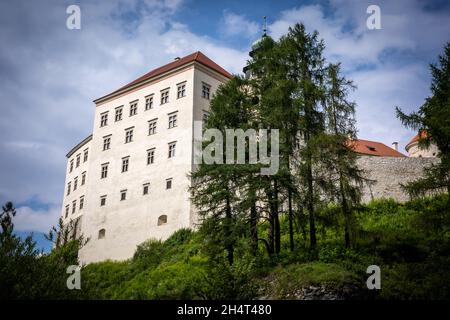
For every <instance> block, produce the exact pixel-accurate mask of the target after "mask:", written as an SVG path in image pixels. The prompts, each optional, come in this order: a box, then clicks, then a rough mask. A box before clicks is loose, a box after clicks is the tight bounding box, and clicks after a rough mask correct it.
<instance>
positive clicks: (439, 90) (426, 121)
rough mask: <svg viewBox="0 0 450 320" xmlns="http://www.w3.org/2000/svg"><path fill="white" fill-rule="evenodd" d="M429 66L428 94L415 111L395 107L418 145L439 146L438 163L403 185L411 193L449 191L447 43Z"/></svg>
mask: <svg viewBox="0 0 450 320" xmlns="http://www.w3.org/2000/svg"><path fill="white" fill-rule="evenodd" d="M430 69H431V76H432V80H431V96H429V97H428V98H427V99H426V100H425V103H424V104H423V105H422V106H421V107H420V108H419V110H418V111H417V112H413V113H411V114H405V113H404V112H402V111H401V109H400V108H399V107H396V111H397V117H398V118H399V119H400V120H401V122H402V123H403V125H405V126H406V127H408V128H412V129H413V130H416V131H417V132H418V134H419V137H420V139H419V146H420V147H427V146H429V145H430V143H434V144H435V145H436V146H437V147H438V149H439V152H438V157H439V159H440V163H438V164H434V165H432V166H430V167H428V168H426V169H425V170H424V177H423V178H421V179H417V180H415V181H413V182H411V183H408V184H406V185H405V188H406V190H407V191H408V192H409V194H410V195H411V196H418V195H423V194H424V193H426V192H428V191H438V190H442V189H446V190H447V192H448V193H449V194H450V42H448V43H447V44H446V46H445V48H444V54H443V55H441V56H439V63H438V64H431V65H430ZM448 205H449V206H450V200H449V202H448Z"/></svg>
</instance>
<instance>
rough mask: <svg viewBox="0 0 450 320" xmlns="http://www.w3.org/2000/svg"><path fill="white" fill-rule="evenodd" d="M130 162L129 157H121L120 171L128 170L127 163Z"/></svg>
mask: <svg viewBox="0 0 450 320" xmlns="http://www.w3.org/2000/svg"><path fill="white" fill-rule="evenodd" d="M129 163H130V157H125V158H122V172H127V171H128V164H129Z"/></svg>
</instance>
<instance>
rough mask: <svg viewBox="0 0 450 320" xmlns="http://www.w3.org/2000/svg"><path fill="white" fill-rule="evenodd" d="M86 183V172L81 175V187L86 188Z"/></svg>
mask: <svg viewBox="0 0 450 320" xmlns="http://www.w3.org/2000/svg"><path fill="white" fill-rule="evenodd" d="M85 183H86V171H85V172H83V173H82V174H81V185H82V186H84V184H85Z"/></svg>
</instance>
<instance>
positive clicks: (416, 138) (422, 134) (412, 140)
mask: <svg viewBox="0 0 450 320" xmlns="http://www.w3.org/2000/svg"><path fill="white" fill-rule="evenodd" d="M427 135H428V134H427V131H426V130H422V131H420V137H419V134H416V135H415V136H414V138H412V139H411V141H410V142H408V144H407V145H406V147H405V149H406V150H408V147H409V145H410V144H412V143H414V142H417V141H419V140H420V139H425V138H427ZM430 139H431V137H430Z"/></svg>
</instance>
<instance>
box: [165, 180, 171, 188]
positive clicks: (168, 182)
mask: <svg viewBox="0 0 450 320" xmlns="http://www.w3.org/2000/svg"><path fill="white" fill-rule="evenodd" d="M166 189H172V178H169V179H166Z"/></svg>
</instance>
